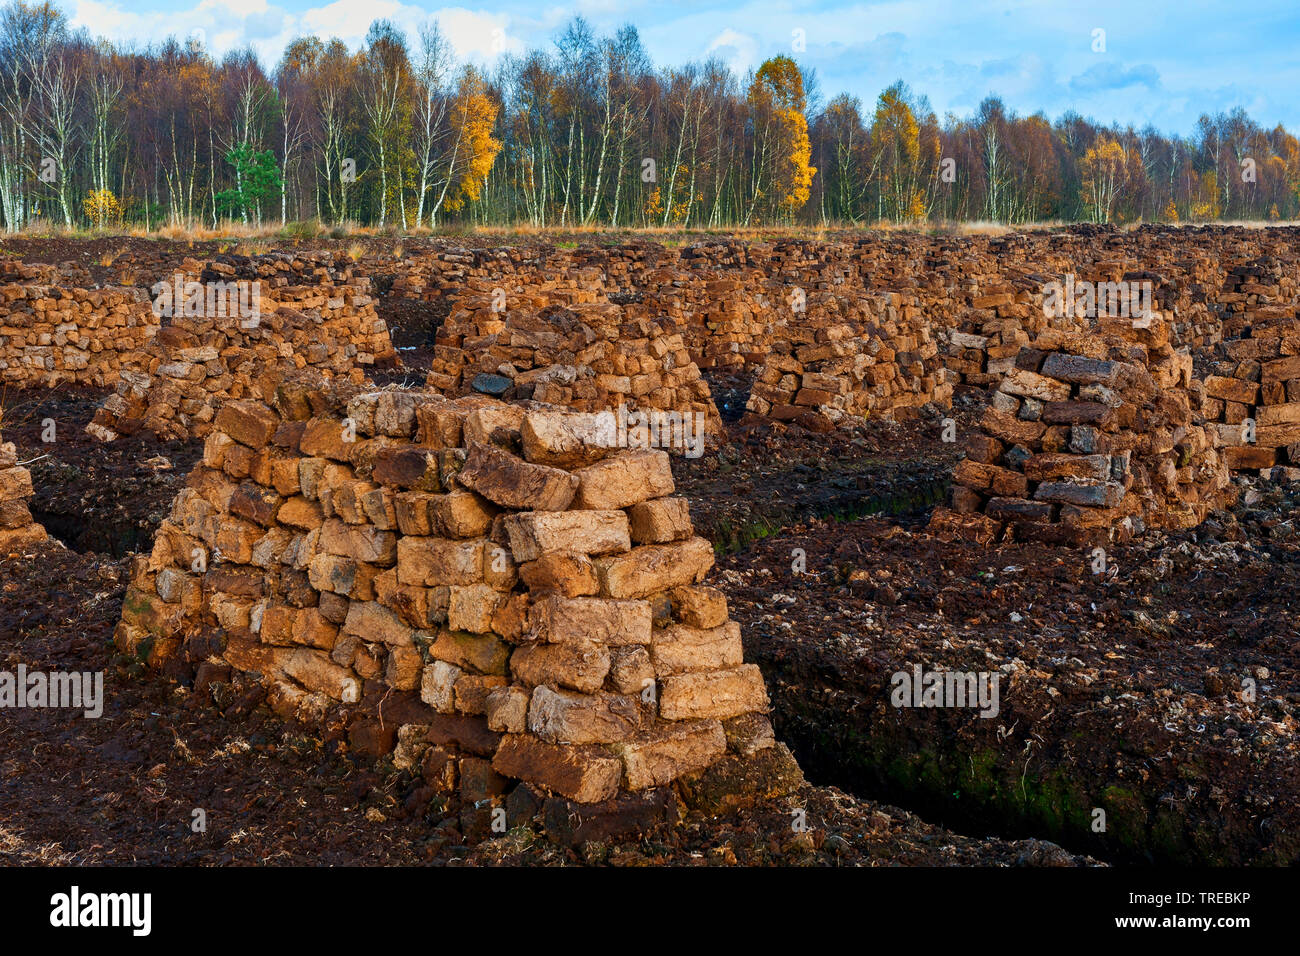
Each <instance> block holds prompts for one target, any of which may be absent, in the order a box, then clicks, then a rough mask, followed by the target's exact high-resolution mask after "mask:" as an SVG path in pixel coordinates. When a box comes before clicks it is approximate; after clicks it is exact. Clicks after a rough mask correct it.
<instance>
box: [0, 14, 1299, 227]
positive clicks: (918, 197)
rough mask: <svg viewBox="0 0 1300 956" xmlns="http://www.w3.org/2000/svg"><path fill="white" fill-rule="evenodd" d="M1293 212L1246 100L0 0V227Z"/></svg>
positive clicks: (864, 220)
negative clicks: (335, 33)
mask: <svg viewBox="0 0 1300 956" xmlns="http://www.w3.org/2000/svg"><path fill="white" fill-rule="evenodd" d="M1294 218H1300V141H1297V139H1296V137H1294V136H1292V135H1291V134H1290V133H1288V132H1287V131H1286V130H1285V129H1283V127H1282V126H1281V125H1278V126H1276V127H1274V128H1273V129H1265V128H1263V127H1261V126H1259V125H1258V124H1257V123H1255V122H1254V121H1253V120H1252V119H1251V118H1250V117H1249V116H1248V115H1247V114H1246V113H1245V112H1244V111H1243V110H1241V109H1236V110H1233V111H1232V112H1231V113H1228V114H1222V113H1221V114H1218V115H1215V116H1209V115H1203V116H1201V118H1200V120H1199V122H1198V124H1197V128H1196V130H1195V132H1194V133H1193V134H1192V135H1190V136H1176V135H1166V134H1163V133H1161V132H1159V131H1158V130H1156V129H1154V128H1152V127H1150V126H1148V127H1146V128H1144V129H1141V130H1136V129H1134V128H1133V127H1131V126H1128V127H1121V126H1119V125H1111V126H1102V125H1100V124H1098V123H1096V122H1094V121H1093V120H1091V119H1087V118H1084V117H1082V116H1080V115H1078V114H1076V113H1073V112H1071V113H1066V114H1065V115H1064V116H1062V117H1060V118H1059V119H1057V120H1056V121H1055V122H1053V121H1051V120H1049V119H1048V118H1047V117H1046V116H1045V115H1043V114H1042V113H1035V114H1032V115H1028V116H1020V115H1017V114H1016V113H1015V112H1014V111H1013V110H1011V109H1009V108H1008V107H1007V106H1006V105H1004V104H1003V103H1002V101H1001V100H1000V99H998V98H997V97H992V96H991V97H989V98H988V99H986V100H985V101H984V102H983V103H982V104H981V105H980V107H979V109H978V110H977V111H976V113H975V114H974V115H973V116H971V117H969V118H963V117H957V116H954V115H951V114H949V115H947V116H945V117H943V118H942V120H941V119H940V118H939V117H938V116H937V115H936V114H935V112H934V110H933V109H932V108H931V107H930V104H929V103H928V101H927V100H926V99H925V98H924V97H922V96H917V95H914V94H913V93H912V91H911V90H909V88H908V87H907V86H906V85H905V84H904V83H902V82H901V81H900V82H898V83H895V84H894V85H892V86H890V87H889V88H888V89H886V90H885V91H883V92H882V93H881V94H880V96H879V97H878V99H877V100H876V102H875V103H874V104H867V105H864V104H863V103H862V101H861V100H860V99H858V98H857V97H854V96H850V95H848V94H839V95H837V96H834V97H833V98H831V99H829V100H824V99H823V96H822V94H821V90H820V84H819V81H818V78H817V76H816V72H815V70H811V69H806V68H804V67H801V66H800V65H799V64H798V63H797V62H796V61H795V60H794V59H793V58H791V57H788V56H775V57H772V58H771V59H769V60H767V61H766V62H764V63H763V64H762V65H761V66H760V67H759V68H758V69H756V70H754V71H752V72H751V73H750V74H749V75H748V76H746V77H744V78H741V77H738V76H736V75H735V73H733V72H732V71H731V70H730V68H729V67H727V66H726V65H725V64H724V63H722V62H721V61H720V60H717V59H710V60H707V61H704V62H700V63H688V64H686V65H683V66H678V67H666V68H659V67H656V66H655V65H654V64H653V63H652V62H651V59H650V57H649V56H648V55H647V53H646V51H645V49H644V47H643V46H642V43H641V39H640V37H639V35H638V33H637V31H636V29H635V28H634V27H632V26H625V27H623V28H622V29H619V30H618V31H616V32H615V33H614V34H613V35H610V36H598V35H597V34H596V33H595V32H594V31H593V30H592V29H591V27H590V26H589V25H588V24H587V23H586V21H584V20H583V19H581V18H575V19H574V20H573V21H571V22H570V23H569V24H568V26H567V27H565V28H564V29H563V30H562V31H561V32H560V33H559V34H558V35H557V36H556V37H555V39H554V42H553V43H552V44H551V45H550V46H549V47H547V48H545V49H532V50H527V51H525V52H523V53H522V54H503V55H501V56H500V57H498V59H497V61H496V64H495V66H494V67H493V68H492V69H491V70H485V69H482V68H479V67H476V66H474V65H469V64H457V63H456V62H455V58H454V56H453V53H452V49H451V45H450V44H449V42H448V41H447V38H446V37H445V36H444V35H443V33H442V32H441V31H440V29H439V27H438V24H437V22H436V21H430V22H429V23H428V24H426V25H425V26H423V27H421V28H420V29H419V30H418V31H417V35H416V36H414V37H410V36H407V35H405V34H404V33H403V32H402V31H401V30H400V29H398V28H397V27H396V26H395V25H393V24H392V23H390V22H387V21H384V20H377V21H375V22H374V23H373V24H372V25H371V27H370V30H369V32H368V34H367V36H366V38H365V42H364V43H363V44H362V46H361V48H360V49H359V50H357V51H355V52H353V51H350V50H349V49H348V48H347V46H346V45H345V44H344V43H342V42H341V41H340V40H337V39H322V38H318V37H314V36H308V37H303V38H300V39H297V40H295V41H294V42H292V43H291V44H289V46H288V47H287V48H286V49H285V50H284V52H283V54H282V56H281V58H280V60H279V62H278V63H277V64H276V65H275V67H274V69H272V70H271V71H270V72H267V71H266V70H265V69H264V67H263V65H262V64H261V63H260V62H259V60H258V58H257V57H256V56H255V55H254V54H253V53H252V52H251V50H242V51H236V52H232V53H229V54H227V55H226V56H224V57H223V58H221V59H220V60H218V59H216V58H214V57H213V56H212V55H211V54H210V53H209V52H208V51H207V50H206V49H205V48H204V47H203V45H202V44H201V43H199V42H194V41H187V42H182V41H179V40H177V39H175V38H169V39H167V40H165V41H162V42H159V43H156V44H152V45H149V46H146V47H144V48H126V47H119V46H115V45H114V44H111V43H109V42H107V41H105V40H102V39H95V38H92V37H90V36H88V35H87V34H86V33H85V32H84V31H76V30H73V29H72V28H71V27H70V26H69V24H68V23H67V20H66V18H65V17H64V15H63V13H62V12H61V11H60V10H59V9H58V8H57V7H55V6H54V5H53V4H51V3H48V2H44V3H26V2H21V0H19V2H11V3H9V4H8V5H7V6H5V7H4V8H3V9H0V220H2V221H3V223H4V227H5V229H6V230H8V231H15V230H19V229H23V228H27V227H31V226H33V225H44V224H51V223H52V224H58V225H64V226H71V227H85V226H91V227H97V228H120V227H122V226H124V225H128V224H131V225H143V226H144V227H146V228H158V227H162V226H168V225H171V226H176V225H180V226H186V225H196V224H208V225H213V226H215V225H217V224H219V223H221V222H222V221H227V220H234V221H239V222H244V223H248V224H250V225H282V224H288V223H299V222H308V221H317V220H318V221H320V222H323V223H346V222H353V223H359V224H364V225H370V226H377V227H380V228H392V229H400V230H410V229H413V228H416V227H427V228H436V227H438V226H442V225H455V224H471V225H520V224H528V225H531V226H536V227H578V226H602V227H604V226H612V227H617V228H644V227H653V226H663V227H682V228H698V227H714V228H726V227H733V226H753V225H767V224H778V223H780V224H784V223H801V224H832V225H866V224H870V223H874V222H880V221H892V222H900V223H902V222H924V221H938V220H949V221H969V220H987V221H995V222H1007V223H1023V222H1033V221H1046V220H1065V221H1080V220H1085V221H1093V222H1120V223H1123V222H1135V221H1139V220H1143V221H1153V220H1154V221H1177V220H1193V221H1200V220H1213V219H1248V220H1278V219H1294Z"/></svg>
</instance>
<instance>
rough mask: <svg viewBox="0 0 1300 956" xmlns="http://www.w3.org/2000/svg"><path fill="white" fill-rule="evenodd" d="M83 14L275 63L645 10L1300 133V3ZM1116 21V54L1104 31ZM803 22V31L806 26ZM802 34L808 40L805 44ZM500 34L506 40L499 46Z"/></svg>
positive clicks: (894, 63) (929, 86)
mask: <svg viewBox="0 0 1300 956" xmlns="http://www.w3.org/2000/svg"><path fill="white" fill-rule="evenodd" d="M59 5H60V6H61V7H62V8H63V9H64V11H65V12H66V13H67V14H68V17H69V19H70V20H71V22H72V23H73V24H74V25H76V26H84V27H86V28H87V29H88V30H89V31H90V32H91V33H92V34H94V35H98V36H106V37H109V38H111V39H114V40H118V41H128V42H130V41H135V42H137V43H140V44H144V43H148V42H151V41H155V40H158V39H161V38H162V37H164V36H166V35H167V34H169V33H171V34H175V35H177V36H181V37H184V36H188V35H190V34H192V33H194V32H195V31H202V32H203V36H204V38H205V40H206V42H207V44H208V46H209V48H210V49H213V50H214V51H215V52H216V53H218V54H221V53H223V52H225V51H227V50H229V49H232V48H235V47H240V46H245V45H251V46H252V47H253V48H254V49H255V50H257V51H258V53H259V54H260V55H261V57H262V60H263V62H264V63H265V64H266V65H267V67H268V68H269V67H271V66H274V63H275V60H276V58H277V57H278V54H279V52H280V51H281V50H282V49H283V47H284V45H285V44H286V43H287V42H288V41H289V40H292V39H293V38H294V37H296V36H300V35H303V34H308V33H315V34H317V35H320V36H328V35H332V36H338V37H340V38H341V39H343V40H345V41H346V42H347V43H348V44H349V45H350V46H352V47H354V48H355V47H356V46H358V45H359V43H360V41H361V39H362V37H363V36H364V35H365V32H366V29H367V28H368V27H369V25H370V22H371V21H372V20H374V19H376V18H380V17H383V18H387V19H390V20H393V21H394V22H396V23H397V24H399V25H400V26H402V27H404V28H405V29H406V30H407V31H408V33H409V34H410V35H411V36H412V37H414V36H415V28H416V26H417V25H418V24H419V23H421V22H422V21H424V20H426V19H429V18H430V17H435V18H437V19H438V21H439V22H440V24H441V25H442V28H443V31H444V33H446V34H447V35H448V36H449V37H450V39H451V41H452V43H453V45H454V47H455V49H456V51H457V53H458V55H459V56H460V57H461V59H464V60H473V61H476V62H480V63H490V62H491V61H492V60H493V59H494V58H495V57H496V56H497V55H498V53H497V52H496V50H497V49H498V48H502V47H504V48H505V49H508V50H519V49H522V48H524V47H526V46H538V45H547V44H549V43H550V42H551V40H552V38H553V37H554V35H555V33H556V31H557V30H558V29H559V28H560V27H561V26H562V25H563V24H564V23H565V22H566V21H567V20H568V19H569V18H570V17H572V16H573V15H574V14H581V15H583V16H585V17H586V18H587V19H588V20H589V21H590V22H591V24H592V25H593V27H595V28H596V29H597V31H599V32H609V31H612V30H614V29H616V28H617V27H618V26H620V25H621V24H623V23H626V22H630V23H633V24H634V25H635V26H636V27H637V28H638V29H639V30H640V32H641V36H642V39H643V41H644V43H645V45H646V48H647V49H648V50H649V52H650V54H651V56H652V57H653V58H654V60H655V62H656V64H661V65H662V64H674V63H682V62H686V61H689V60H693V59H702V58H704V57H707V56H709V55H710V54H716V55H718V56H720V57H721V58H723V59H724V60H725V61H726V62H728V63H730V64H731V65H732V67H733V69H735V70H736V71H738V72H739V73H741V74H743V73H744V71H745V70H746V69H748V68H750V67H754V66H757V65H758V64H759V63H761V62H762V61H763V60H764V59H765V58H767V57H769V56H772V55H774V54H777V53H788V54H790V55H792V56H794V57H795V58H796V59H797V60H798V61H799V62H800V63H801V64H803V65H805V66H810V67H815V68H816V70H817V72H818V75H819V77H820V80H821V87H822V91H823V94H824V95H826V96H827V97H829V96H830V95H833V94H835V93H838V92H841V91H847V92H850V93H853V94H854V95H857V96H859V97H861V98H862V100H863V102H864V104H870V103H872V102H873V101H874V99H875V97H876V96H877V95H878V94H879V92H880V90H881V89H883V88H884V87H885V86H887V85H889V84H890V83H892V82H893V81H894V80H896V79H902V80H904V81H905V82H907V83H908V84H909V85H910V86H911V87H912V88H913V89H914V90H915V91H916V92H918V93H921V94H924V95H926V96H928V97H929V98H930V102H931V105H932V106H933V107H934V109H935V110H936V111H937V112H938V113H939V115H940V116H941V117H942V116H943V115H944V114H945V113H947V112H953V113H956V114H958V115H969V114H971V113H972V112H973V111H974V110H975V108H976V107H977V106H978V104H979V102H980V100H981V99H983V98H984V96H985V95H986V94H988V93H996V94H998V95H1000V96H1002V98H1003V99H1004V101H1005V102H1006V103H1007V105H1008V106H1009V107H1011V108H1014V109H1015V110H1016V111H1017V112H1020V113H1032V112H1036V111H1038V110H1042V111H1044V112H1046V113H1047V114H1048V116H1050V117H1051V118H1053V119H1055V118H1056V117H1058V116H1059V115H1060V114H1061V113H1063V112H1064V111H1066V110H1067V109H1074V110H1077V111H1078V112H1080V113H1082V114H1084V115H1086V116H1091V117H1093V118H1095V119H1097V120H1100V121H1103V122H1110V121H1112V120H1116V121H1119V122H1121V123H1125V124H1127V123H1132V124H1134V125H1135V126H1138V127H1141V126H1143V125H1145V124H1146V123H1148V122H1150V123H1152V124H1154V125H1155V126H1156V127H1158V128H1159V129H1161V130H1163V131H1166V132H1176V133H1190V132H1191V131H1192V130H1193V128H1194V125H1195V122H1196V118H1197V116H1199V115H1200V113H1202V112H1217V111H1219V110H1224V111H1227V110H1229V109H1231V108H1233V107H1234V106H1242V107H1245V108H1246V110H1248V111H1249V112H1250V114H1251V115H1252V116H1253V117H1254V118H1255V119H1256V121H1258V122H1259V123H1261V124H1262V125H1264V126H1271V125H1273V124H1275V123H1279V122H1281V123H1283V124H1285V125H1286V126H1287V127H1288V128H1289V129H1292V130H1300V95H1297V90H1300V0H1235V2H1231V3H1229V2H1226V0H1218V2H1206V0H1181V2H1168V0H1094V2H1077V0H887V2H859V3H848V2H839V0H804V2H800V0H742V2H731V3H717V2H710V0H691V2H679V0H574V2H568V3H562V4H561V3H550V2H549V0H533V2H519V0H506V2H489V3H474V2H466V3H465V4H464V5H446V6H443V5H438V4H436V3H431V2H402V0H332V2H321V0H59ZM1098 30H1101V31H1104V37H1103V39H1104V47H1105V49H1104V52H1102V51H1095V50H1094V49H1093V48H1094V46H1096V45H1098V44H1097V43H1096V39H1095V37H1096V33H1095V31H1098ZM796 31H802V34H801V35H800V34H798V33H796ZM800 36H802V41H803V49H802V50H801V51H800V50H796V49H795V47H796V45H797V43H798V40H799V38H800ZM494 40H495V42H494Z"/></svg>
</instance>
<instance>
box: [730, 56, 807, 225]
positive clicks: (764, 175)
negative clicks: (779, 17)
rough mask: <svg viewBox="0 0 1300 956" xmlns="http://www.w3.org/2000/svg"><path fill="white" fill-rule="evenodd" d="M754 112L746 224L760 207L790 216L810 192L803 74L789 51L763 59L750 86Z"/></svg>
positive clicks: (760, 211)
mask: <svg viewBox="0 0 1300 956" xmlns="http://www.w3.org/2000/svg"><path fill="white" fill-rule="evenodd" d="M749 105H750V110H751V112H752V115H753V117H754V132H755V142H754V178H753V182H752V184H751V192H750V203H749V210H748V212H747V214H746V216H745V222H746V224H748V223H749V222H750V221H752V220H753V219H754V218H755V216H758V217H762V216H763V214H764V213H766V214H767V216H768V217H770V218H773V219H779V220H783V221H789V220H790V219H792V218H793V216H794V213H795V212H796V211H797V210H798V209H800V208H801V207H802V206H803V205H804V203H806V202H807V201H808V197H809V196H810V195H811V194H812V181H813V177H814V176H815V175H816V174H817V170H816V168H815V167H813V166H812V165H811V162H810V160H811V159H812V142H811V141H810V140H809V138H808V120H807V118H806V117H805V116H804V108H805V106H806V105H807V104H806V101H805V97H804V88H803V74H802V73H801V72H800V71H799V66H798V64H796V63H795V62H794V60H792V59H790V58H789V57H788V56H777V57H773V58H772V59H770V60H768V61H766V62H765V63H764V64H763V65H762V66H761V67H759V68H758V72H757V73H755V74H754V79H753V82H751V83H750V86H749Z"/></svg>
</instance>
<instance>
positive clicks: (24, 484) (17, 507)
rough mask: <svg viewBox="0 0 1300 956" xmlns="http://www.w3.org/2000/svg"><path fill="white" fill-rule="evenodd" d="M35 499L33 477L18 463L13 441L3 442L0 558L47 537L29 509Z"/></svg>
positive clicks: (0, 456)
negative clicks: (33, 498)
mask: <svg viewBox="0 0 1300 956" xmlns="http://www.w3.org/2000/svg"><path fill="white" fill-rule="evenodd" d="M31 497H32V475H31V472H29V471H28V470H27V469H26V468H23V467H22V466H21V465H19V464H18V450H17V448H15V447H14V443H13V442H6V441H3V440H0V555H4V554H10V553H12V552H14V551H21V550H22V549H24V548H28V547H31V546H32V545H34V544H39V543H40V542H42V541H44V540H45V538H46V534H45V528H43V527H42V526H41V525H39V524H37V523H36V521H35V519H33V518H32V513H31V512H30V511H29V510H28V508H27V502H28V501H29V500H30V499H31Z"/></svg>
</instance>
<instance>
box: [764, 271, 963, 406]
mask: <svg viewBox="0 0 1300 956" xmlns="http://www.w3.org/2000/svg"><path fill="white" fill-rule="evenodd" d="M806 305H807V309H806V311H805V312H801V313H798V314H796V315H794V316H793V317H791V318H788V319H783V320H782V321H781V323H780V324H779V325H778V326H777V329H776V331H775V333H774V335H773V345H772V351H771V353H770V354H769V355H768V357H767V359H766V361H765V362H764V363H763V364H762V365H761V366H760V367H759V369H758V372H757V377H756V379H755V382H754V386H753V390H752V392H751V394H750V398H749V403H748V406H747V407H748V410H749V411H750V412H753V413H755V414H758V415H763V416H768V417H771V418H774V419H777V420H784V421H796V422H799V423H801V424H804V425H805V426H806V427H808V428H811V429H813V430H818V431H825V430H829V429H830V428H833V427H835V426H836V425H838V424H841V423H843V422H844V421H845V420H846V419H848V418H851V417H857V418H877V419H887V420H896V419H906V418H914V417H916V415H917V414H918V412H919V409H920V408H921V407H922V406H924V405H927V404H934V405H936V406H939V407H943V408H947V407H949V406H950V405H951V401H952V386H951V385H949V384H948V383H947V368H946V367H945V366H944V364H943V362H942V359H941V357H940V355H939V345H938V343H937V341H936V340H935V338H934V335H933V334H932V332H931V329H930V328H929V326H928V325H927V323H926V322H925V319H924V316H923V314H922V312H921V309H920V308H919V306H918V304H917V301H916V299H915V297H914V296H908V297H904V296H902V295H900V294H898V293H888V294H885V295H876V296H858V297H853V298H849V297H846V296H841V295H838V294H832V293H827V292H819V293H814V294H813V295H811V296H809V297H808V298H807V302H806Z"/></svg>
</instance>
